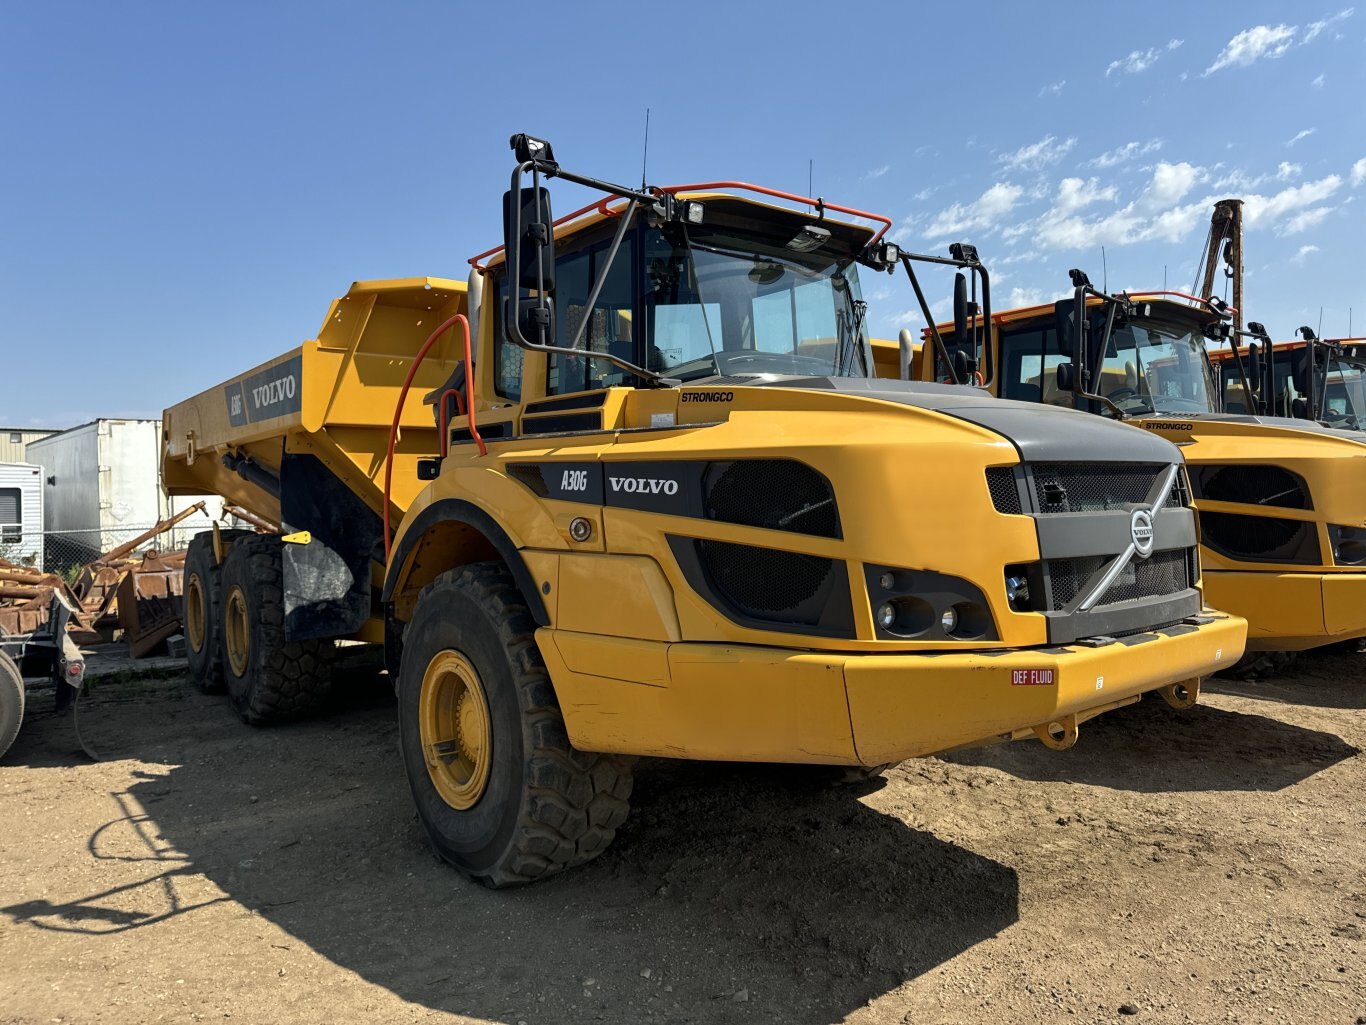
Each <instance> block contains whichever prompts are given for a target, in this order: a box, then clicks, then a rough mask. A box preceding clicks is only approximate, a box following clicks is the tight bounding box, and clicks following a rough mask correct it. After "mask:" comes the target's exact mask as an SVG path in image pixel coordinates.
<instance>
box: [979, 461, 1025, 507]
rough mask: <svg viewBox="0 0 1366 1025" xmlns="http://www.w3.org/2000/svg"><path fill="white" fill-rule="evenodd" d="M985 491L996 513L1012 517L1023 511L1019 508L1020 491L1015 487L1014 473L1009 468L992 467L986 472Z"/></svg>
mask: <svg viewBox="0 0 1366 1025" xmlns="http://www.w3.org/2000/svg"><path fill="white" fill-rule="evenodd" d="M987 489H988V490H989V491H990V492H991V504H992V505H994V506H995V507H996V511H997V512H999V513H1006V514H1008V515H1014V514H1018V513H1021V512H1023V511H1024V510H1022V509H1021V508H1020V489H1019V488H1017V487H1016V486H1015V471H1014V470H1012V469H1011V468H1010V467H1009V466H993V467H990V468H989V469H988V470H987Z"/></svg>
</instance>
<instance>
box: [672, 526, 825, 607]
mask: <svg viewBox="0 0 1366 1025" xmlns="http://www.w3.org/2000/svg"><path fill="white" fill-rule="evenodd" d="M697 552H698V557H699V561H700V562H701V563H702V568H703V569H704V570H705V571H706V574H707V577H708V579H709V580H710V581H711V584H712V586H713V587H714V588H715V589H716V591H717V593H718V594H719V595H720V596H721V597H723V598H724V599H725V600H726V601H727V602H729V603H730V604H731V605H733V606H734V607H735V608H736V610H737V611H739V612H741V613H743V614H744V615H746V616H750V617H752V618H754V619H774V618H778V619H781V620H782V621H783V622H786V623H793V624H799V625H804V626H815V625H816V624H817V623H819V622H820V618H821V608H820V607H818V606H817V605H816V604H815V603H814V602H813V599H815V598H816V597H817V596H818V595H819V594H820V593H821V590H822V588H823V587H824V585H825V583H826V581H827V580H828V579H829V577H830V574H831V571H832V570H833V568H834V562H833V560H831V559H822V558H819V557H817V556H813V555H803V554H802V553H800V552H783V551H778V550H776V549H773V548H756V547H754V546H752V545H737V544H731V543H729V542H726V541H698V542H697Z"/></svg>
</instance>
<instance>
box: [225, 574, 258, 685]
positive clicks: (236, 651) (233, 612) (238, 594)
mask: <svg viewBox="0 0 1366 1025" xmlns="http://www.w3.org/2000/svg"><path fill="white" fill-rule="evenodd" d="M223 647H225V648H227V650H228V665H230V666H231V667H232V672H233V675H234V676H239V677H240V676H246V675H247V659H248V657H249V656H250V655H251V625H250V623H249V622H248V620H247V596H246V595H245V594H243V593H242V589H241V588H240V587H233V588H232V589H231V590H229V591H228V600H227V603H226V604H225V606H224V614H223Z"/></svg>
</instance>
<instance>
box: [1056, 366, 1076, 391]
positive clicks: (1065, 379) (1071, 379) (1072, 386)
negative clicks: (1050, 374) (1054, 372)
mask: <svg viewBox="0 0 1366 1025" xmlns="http://www.w3.org/2000/svg"><path fill="white" fill-rule="evenodd" d="M1058 390H1059V391H1076V390H1077V368H1076V366H1075V365H1073V364H1071V363H1059V364H1058Z"/></svg>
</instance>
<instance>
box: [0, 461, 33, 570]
mask: <svg viewBox="0 0 1366 1025" xmlns="http://www.w3.org/2000/svg"><path fill="white" fill-rule="evenodd" d="M42 474H43V468H42V467H41V466H35V465H33V464H31V463H0V558H3V559H8V560H9V561H10V562H13V563H18V564H19V565H23V566H33V567H34V568H35V569H42V568H43V476H42Z"/></svg>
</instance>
